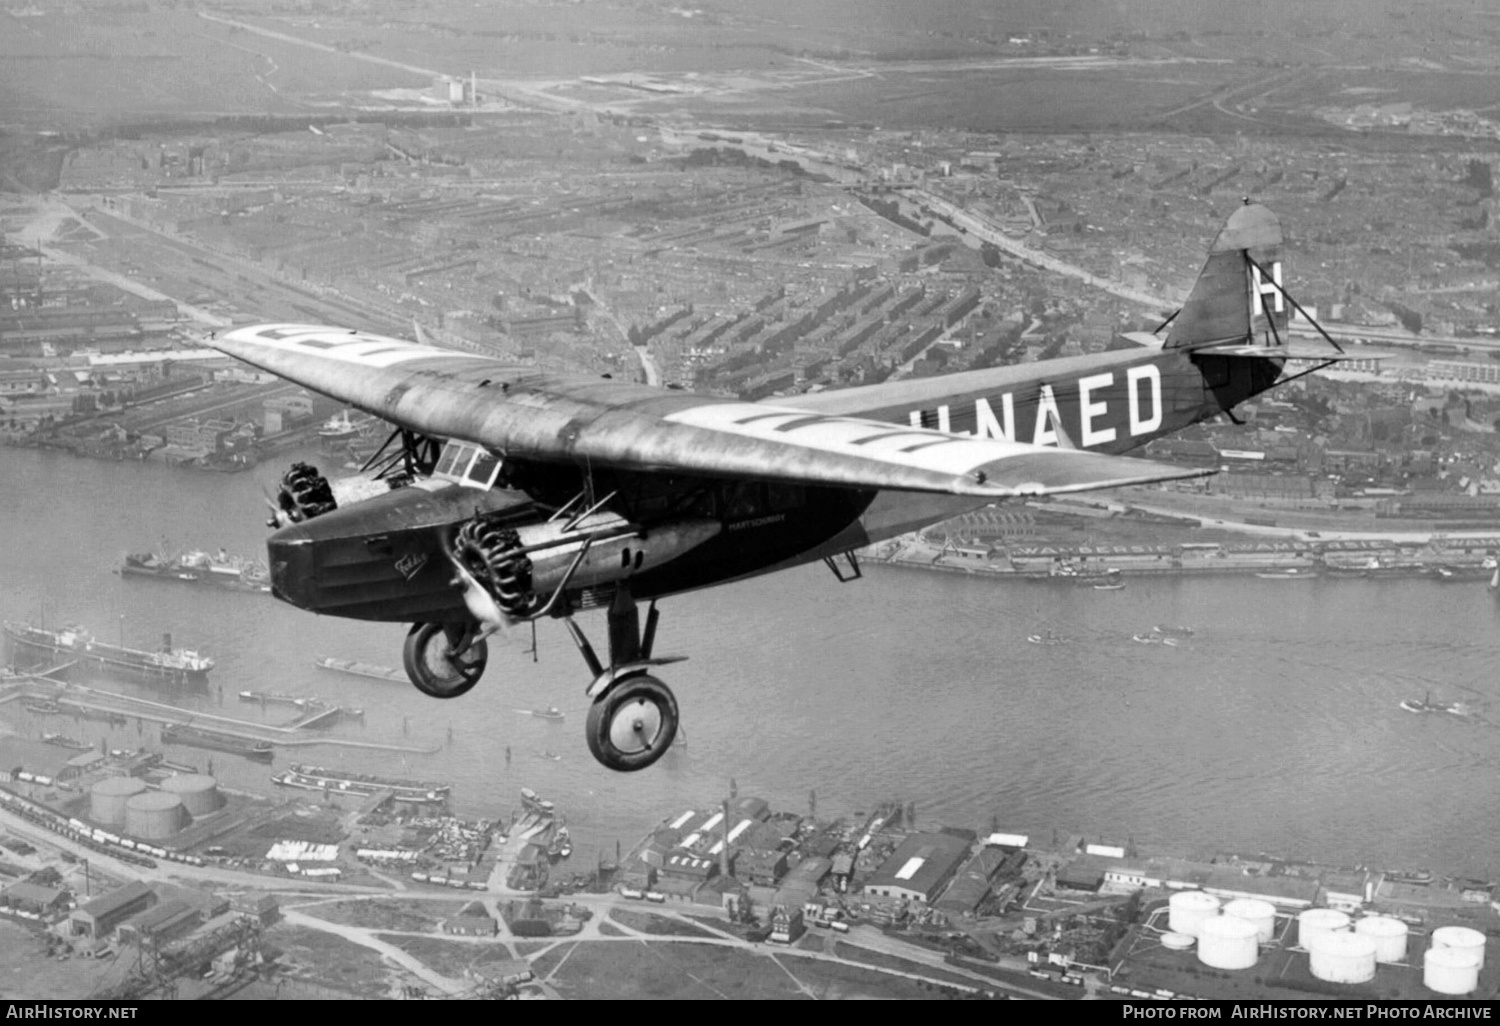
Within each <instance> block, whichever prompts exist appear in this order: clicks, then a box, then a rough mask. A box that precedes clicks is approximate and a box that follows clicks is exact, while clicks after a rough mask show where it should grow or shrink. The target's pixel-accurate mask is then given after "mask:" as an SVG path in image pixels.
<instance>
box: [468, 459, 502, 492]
mask: <svg viewBox="0 0 1500 1026" xmlns="http://www.w3.org/2000/svg"><path fill="white" fill-rule="evenodd" d="M499 473H500V457H499V456H496V455H495V454H494V453H492V452H490V451H489V450H488V449H480V450H479V452H478V454H477V455H476V456H475V457H474V463H473V465H472V466H470V467H469V472H468V473H467V474H465V475H464V483H465V484H471V485H473V486H474V487H476V488H484V489H488V488H489V487H490V485H492V484H494V483H495V476H496V475H497V474H499Z"/></svg>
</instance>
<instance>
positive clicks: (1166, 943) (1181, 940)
mask: <svg viewBox="0 0 1500 1026" xmlns="http://www.w3.org/2000/svg"><path fill="white" fill-rule="evenodd" d="M1193 940H1194V938H1193V937H1191V936H1189V935H1188V934H1185V933H1164V934H1162V935H1161V946H1162V947H1164V948H1166V949H1167V950H1168V951H1186V950H1188V949H1189V948H1191V947H1192V946H1193Z"/></svg>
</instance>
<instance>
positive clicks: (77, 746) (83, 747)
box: [42, 733, 94, 752]
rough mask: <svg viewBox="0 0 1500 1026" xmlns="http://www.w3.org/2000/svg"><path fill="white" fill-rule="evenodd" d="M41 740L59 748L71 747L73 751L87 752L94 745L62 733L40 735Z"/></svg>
mask: <svg viewBox="0 0 1500 1026" xmlns="http://www.w3.org/2000/svg"><path fill="white" fill-rule="evenodd" d="M42 740H43V741H45V742H47V744H49V745H56V746H57V747H59V748H71V749H73V750H74V751H75V752H87V751H91V750H92V749H93V747H94V746H93V745H91V744H88V743H87V742H84V741H78V740H76V739H74V738H71V737H68V736H66V735H64V734H52V733H48V734H43V735H42Z"/></svg>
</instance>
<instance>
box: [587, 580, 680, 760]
mask: <svg viewBox="0 0 1500 1026" xmlns="http://www.w3.org/2000/svg"><path fill="white" fill-rule="evenodd" d="M657 619H658V614H657V611H656V605H655V603H653V604H652V606H651V609H650V611H649V612H648V613H647V614H646V627H645V630H644V631H642V630H641V626H640V612H639V609H638V607H637V606H636V602H635V599H634V598H632V597H631V595H630V590H629V589H628V588H626V587H624V586H621V587H620V588H619V589H618V590H617V591H616V592H615V597H614V601H613V602H611V603H610V607H609V663H610V665H609V668H608V669H606V668H605V667H604V666H603V665H601V664H600V662H599V657H598V656H596V655H595V654H594V649H593V646H592V645H590V644H589V642H588V639H587V638H585V637H584V636H583V630H582V628H580V627H579V626H578V624H576V623H575V622H574V621H573V619H572V618H571V617H569V618H568V619H567V625H568V631H569V633H571V634H572V635H573V641H574V643H575V644H577V646H578V651H579V652H580V653H581V654H582V655H583V660H584V662H586V663H588V666H589V669H590V670H591V671H592V672H593V674H594V682H593V683H592V684H590V685H589V689H588V692H587V694H588V696H589V698H591V699H593V705H591V706H590V707H589V714H588V720H587V721H586V723H585V730H586V732H587V740H588V745H589V751H590V752H592V753H593V754H594V758H595V759H598V760H599V762H600V764H602V765H604V766H606V767H608V768H609V769H612V770H616V771H618V772H621V773H634V772H635V771H636V770H643V769H645V768H646V767H647V766H650V765H651V764H652V763H654V762H656V760H657V759H660V758H661V757H662V756H663V755H665V754H666V752H667V749H668V748H670V747H671V746H672V739H673V738H675V737H676V736H677V724H678V714H677V700H676V699H675V698H674V697H672V691H671V689H670V688H668V687H667V686H666V685H665V684H663V683H662V682H661V681H660V680H658V679H657V678H655V677H653V676H651V674H650V673H648V672H647V670H648V669H649V668H651V667H655V666H662V665H665V664H667V663H675V662H679V661H680V660H681V659H682V657H681V656H666V657H662V658H652V655H651V648H652V645H653V644H654V643H655V640H656V624H657Z"/></svg>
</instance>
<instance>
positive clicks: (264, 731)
mask: <svg viewBox="0 0 1500 1026" xmlns="http://www.w3.org/2000/svg"><path fill="white" fill-rule="evenodd" d="M40 682H41V681H40V678H39V677H38V676H33V677H32V679H31V681H30V682H29V683H31V684H37V683H40ZM48 683H49V684H52V683H53V682H51V681H48ZM80 693H82V694H83V695H85V696H89V697H82V698H81V697H79V694H80ZM23 698H50V699H53V700H57V701H59V703H60V704H63V705H66V706H68V707H72V708H76V709H77V710H79V712H78V713H75V715H81V714H82V713H83V712H84V711H89V712H96V713H102V714H108V715H115V716H128V717H134V718H136V719H142V720H151V721H153V722H156V723H163V724H173V723H181V722H182V721H183V718H184V717H190V718H191V720H192V722H193V723H194V724H195V725H199V726H210V727H212V728H213V729H214V730H217V731H220V732H221V733H225V734H230V735H233V736H235V737H238V738H242V739H244V740H247V741H270V742H271V743H272V744H275V745H278V746H280V745H288V746H290V745H297V746H301V745H339V746H342V747H345V748H366V749H376V750H379V751H386V752H407V753H411V754H415V755H431V754H433V753H435V752H438V751H440V750H441V749H439V748H436V747H432V746H426V745H414V744H398V743H394V742H383V741H357V740H353V739H350V738H340V737H326V736H320V737H315V738H308V737H305V736H304V735H300V734H299V732H300V731H301V730H302V729H304V728H306V727H307V726H309V725H311V724H313V723H316V722H320V721H322V720H324V719H327V718H329V717H334V716H337V715H339V714H340V712H341V709H340V708H339V707H338V706H330V707H329V708H327V709H323V710H319V711H317V712H315V713H313V714H312V715H310V716H308V717H305V718H304V719H301V720H299V721H297V722H296V723H294V724H292V725H291V726H289V727H273V726H269V725H267V724H261V723H247V722H245V721H244V720H236V719H232V718H230V717H228V716H217V715H215V714H213V713H204V712H196V711H194V710H191V709H182V708H180V707H178V706H175V705H167V704H166V703H163V702H153V701H151V700H150V699H146V698H135V697H133V696H130V695H122V694H118V693H115V692H111V691H99V690H96V689H94V688H89V687H85V686H83V685H79V684H70V685H55V684H54V686H53V687H50V688H46V689H42V688H36V687H31V688H23V687H17V688H16V690H14V691H12V693H11V694H8V695H3V696H0V704H4V703H7V702H13V701H16V700H18V699H23ZM96 699H103V700H104V701H98V700H96Z"/></svg>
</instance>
